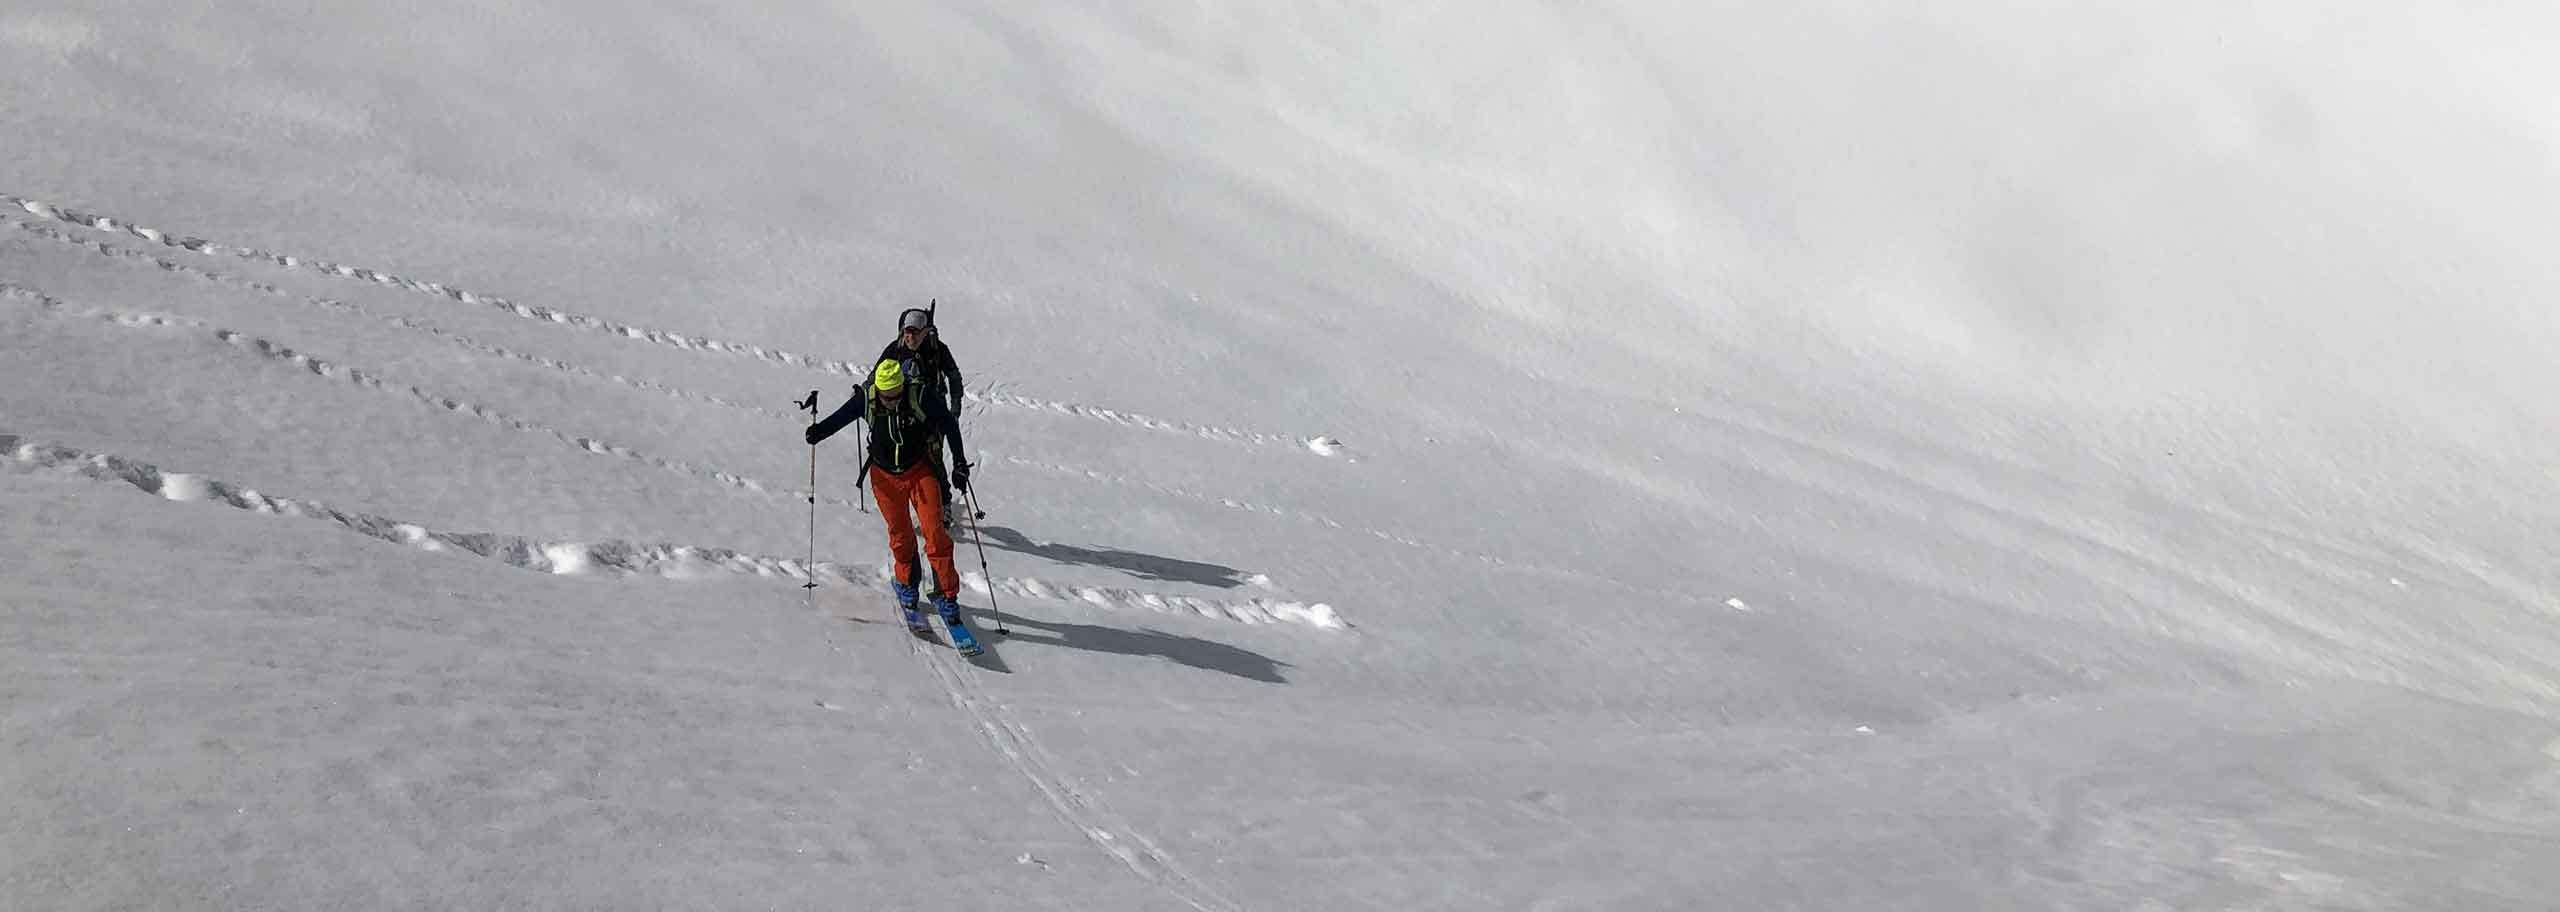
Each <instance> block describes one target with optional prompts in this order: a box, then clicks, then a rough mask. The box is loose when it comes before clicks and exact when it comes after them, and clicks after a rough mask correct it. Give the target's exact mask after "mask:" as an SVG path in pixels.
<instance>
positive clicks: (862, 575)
mask: <svg viewBox="0 0 2560 912" xmlns="http://www.w3.org/2000/svg"><path fill="white" fill-rule="evenodd" d="M0 290H5V286H0ZM0 463H6V464H9V465H14V466H19V467H24V468H26V469H29V470H38V471H56V472H67V473H70V474H75V475H79V476H81V477H85V478H90V479H94V480H98V481H112V482H122V483H124V484H127V485H130V486H132V487H134V488H135V489H138V490H140V491H142V492H144V493H146V494H150V495H152V496H155V497H160V498H163V499H167V500H174V501H189V502H192V501H205V502H210V503H217V504H221V505H223V506H227V507H231V508H233V509H238V510H247V511H250V512H252V513H265V514H271V515H277V516H298V517H302V518H305V519H315V520H319V521H322V522H327V523H330V524H333V525H336V526H338V527H339V528H342V529H345V530H347V531H349V532H354V533H356V534H358V535H363V536H366V537H368V538H375V539H380V540H382V541H387V542H391V543H393V544H398V545H408V546H410V547H414V548H418V549H421V550H426V551H459V552H463V553H467V554H472V555H476V556H479V557H483V558H488V559H490V560H495V561H498V562H500V563H503V564H507V565H509V566H512V567H517V568H521V569H525V570H533V571H538V572H543V573H558V574H604V575H627V576H656V577H664V578H668V579H679V580H682V579H699V578H703V577H706V576H711V575H720V574H725V575H733V576H759V577H768V578H776V579H788V580H794V581H799V580H809V579H813V578H814V579H817V580H819V581H821V582H833V583H840V584H844V585H848V586H855V587H861V588H868V589H876V590H879V591H881V592H886V591H887V586H886V585H885V584H882V583H881V582H879V581H880V580H884V579H886V578H887V572H888V571H887V569H886V568H885V567H881V566H879V565H870V566H868V567H865V566H864V565H844V564H838V563H834V562H830V561H820V562H818V563H816V564H809V563H807V562H805V561H799V560H794V559H791V558H787V557H770V556H765V555H759V554H751V553H748V552H745V551H739V550H736V549H731V548H719V547H702V546H695V545H676V544H663V543H646V542H630V541H602V542H577V541H565V540H563V541H547V540H541V539H534V538H528V537H525V536H521V535H510V534H506V533H500V532H456V531H447V530H438V529H430V528H427V527H426V526H423V525H420V524H418V523H413V522H407V521H403V520H399V519H392V518H388V517H384V516H380V515H377V514H373V513H366V512H360V511H355V510H346V509H340V508H337V507H332V506H329V505H327V504H324V503H321V502H319V501H316V500H311V499H307V498H296V497H281V496H276V495H271V494H265V493H261V492H259V491H256V490H254V489H251V488H248V487H246V486H242V485H238V484H233V483H230V482H226V481H222V480H219V479H213V478H208V477H206V476H203V475H198V474H193V473H184V472H170V471H165V470H163V469H161V468H160V467H158V466H155V465H152V464H150V463H147V462H143V461H140V460H135V459H129V458H126V457H123V456H117V455H114V454H109V453H93V452H88V451H84V450H80V449H76V448H72V447H66V446H60V445H56V444H49V443H38V442H33V441H28V440H26V439H24V438H22V437H20V436H19V435H17V434H14V433H9V432H6V431H0ZM969 582H970V583H971V585H972V586H973V588H977V589H979V590H980V591H986V590H987V589H989V588H994V589H1000V590H1002V591H1004V592H1005V593H1007V594H1011V595H1016V596H1022V597H1028V598H1040V599H1046V600H1050V601H1074V602H1082V603H1084V604H1087V605H1092V606H1094V607H1098V608H1102V609H1104V610H1109V611H1137V612H1156V613H1167V614H1176V613H1178V614H1188V615H1194V616H1198V617H1203V618H1208V619H1212V620H1221V621H1229V622H1234V623H1244V624H1297V625H1301V626H1306V627H1312V628H1316V629H1322V630H1338V629H1342V628H1345V627H1348V626H1349V625H1348V624H1346V623H1344V622H1343V621H1342V619H1341V616H1340V615H1339V614H1337V613H1335V611H1334V609H1333V606H1331V605H1329V604H1325V603H1321V602H1319V603H1314V604H1307V603H1302V602H1293V601H1285V600H1276V599H1247V600H1235V601H1227V600H1219V599H1207V598H1197V597H1192V596H1177V595H1167V594H1164V593H1157V592H1145V591H1140V590H1135V589H1120V588H1108V587H1098V586H1078V585H1074V584H1069V583H1059V582H1053V581H1049V580H1042V579H1036V578H1025V577H1003V578H998V579H995V580H992V581H990V580H986V579H984V578H982V577H978V576H976V575H975V574H972V575H970V577H969Z"/></svg>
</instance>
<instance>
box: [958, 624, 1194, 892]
mask: <svg viewBox="0 0 2560 912" xmlns="http://www.w3.org/2000/svg"><path fill="white" fill-rule="evenodd" d="M907 651H908V652H909V653H910V654H912V655H914V656H916V657H917V658H918V659H919V660H920V661H922V662H923V663H924V665H925V667H926V668H927V669H930V670H931V671H932V672H933V675H934V678H935V680H936V681H937V682H939V683H940V684H941V686H942V690H943V692H944V693H945V694H948V695H949V696H950V697H951V702H952V704H953V705H954V706H957V707H959V708H960V710H961V711H962V712H964V713H967V714H968V716H969V720H970V722H971V723H973V724H974V725H975V726H976V727H977V729H978V734H979V735H980V736H981V737H983V738H985V739H986V742H987V746H988V747H990V748H992V749H994V750H995V752H996V754H997V755H998V756H1000V757H1003V758H1004V761H1005V763H1006V764H1007V765H1010V766H1012V767H1013V769H1014V771H1015V772H1018V773H1021V774H1022V778H1024V779H1027V780H1029V781H1030V782H1031V786H1032V788H1034V789H1037V790H1038V791H1039V792H1040V795H1041V797H1043V798H1046V799H1048V802H1049V807H1050V808H1051V809H1052V810H1054V811H1056V812H1057V815H1058V818H1059V819H1060V820H1061V821H1063V822H1065V823H1066V824H1067V826H1069V827H1071V828H1073V829H1074V830H1075V831H1076V832H1078V833H1082V834H1083V835H1084V837H1085V839H1086V840H1087V841H1090V842H1092V843H1093V844H1094V846H1095V847H1096V848H1099V849H1101V850H1102V852H1103V854H1106V855H1109V856H1111V857H1112V858H1113V859H1116V860H1118V861H1119V862H1120V863H1121V864H1122V865H1123V866H1126V867H1127V868H1128V869H1129V870H1130V871H1131V872H1132V873H1135V874H1137V875H1138V876H1139V877H1140V878H1142V879H1144V880H1146V881H1147V882H1148V883H1152V884H1154V885H1156V886H1157V887H1159V888H1162V889H1163V890H1164V891H1165V892H1167V893H1169V894H1171V895H1172V896H1173V897H1174V898H1176V899H1179V900H1182V902H1183V903H1184V904H1186V905H1189V906H1190V907H1191V908H1193V909H1198V910H1200V912H1222V910H1232V909H1235V908H1237V906H1236V905H1235V903H1233V902H1230V901H1228V900H1227V899H1225V898H1224V897H1221V896H1219V895H1218V894H1217V893H1216V892H1215V891H1212V890H1210V889H1209V887H1208V886H1207V885H1206V884H1203V883H1201V882H1200V881H1199V880H1198V879H1197V878H1194V877H1192V876H1191V875H1190V874H1189V873H1188V872H1186V871H1184V870H1183V869H1182V866H1181V865H1179V864H1177V863H1175V862H1174V860H1173V857H1172V856H1171V855H1168V854H1166V853H1165V851H1164V850H1163V849H1162V848H1160V847H1158V846H1157V845H1156V844H1155V841H1154V840H1151V839H1148V838H1147V837H1146V834H1144V833H1140V832H1139V831H1138V830H1137V829H1136V828H1134V827H1132V826H1130V825H1129V823H1128V822H1127V821H1126V820H1124V819H1122V818H1121V817H1120V816H1119V815H1117V814H1114V813H1112V812H1111V810H1110V809H1109V808H1106V807H1104V806H1103V805H1102V803H1101V801H1100V800H1098V799H1096V798H1094V797H1093V796H1092V795H1089V794H1086V793H1085V791H1084V790H1083V789H1079V788H1077V787H1076V784H1075V781H1074V780H1073V779H1071V778H1069V777H1067V776H1065V775H1063V774H1061V773H1060V772H1059V766H1058V764H1057V763H1056V762H1055V761H1054V760H1052V759H1051V758H1050V757H1049V754H1048V752H1047V751H1045V750H1042V749H1041V747H1040V742H1039V740H1038V739H1036V738H1033V737H1032V735H1031V730H1030V729H1029V728H1026V727H1024V726H1023V725H1022V723H1021V722H1019V721H1016V720H1015V719H1014V718H1013V715H1012V713H1009V712H1007V711H1006V710H1005V708H1004V704H1003V703H1001V702H998V701H997V700H996V699H995V698H993V697H991V696H989V695H988V694H987V692H986V689H985V688H984V687H982V686H980V685H979V683H978V674H979V673H978V670H977V669H976V668H973V667H970V666H969V665H968V664H967V662H966V660H965V659H962V658H961V657H960V654H959V653H957V652H953V651H951V650H948V649H941V648H929V647H927V646H925V645H924V644H923V643H921V642H918V641H917V640H916V639H915V638H913V637H909V638H908V639H907Z"/></svg>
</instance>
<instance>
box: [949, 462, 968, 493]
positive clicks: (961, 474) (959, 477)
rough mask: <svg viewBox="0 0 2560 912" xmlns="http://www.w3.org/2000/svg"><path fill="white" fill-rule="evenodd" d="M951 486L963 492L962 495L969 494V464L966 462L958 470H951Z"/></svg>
mask: <svg viewBox="0 0 2560 912" xmlns="http://www.w3.org/2000/svg"><path fill="white" fill-rule="evenodd" d="M951 486H952V487H955V488H959V489H960V490H961V492H962V493H967V492H968V490H969V464H968V463H965V462H964V463H961V464H960V467H959V468H956V469H952V470H951Z"/></svg>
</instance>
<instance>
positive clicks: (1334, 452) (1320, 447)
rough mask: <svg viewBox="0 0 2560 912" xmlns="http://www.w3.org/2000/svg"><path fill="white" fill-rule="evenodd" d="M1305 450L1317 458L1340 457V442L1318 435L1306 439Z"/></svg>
mask: <svg viewBox="0 0 2560 912" xmlns="http://www.w3.org/2000/svg"><path fill="white" fill-rule="evenodd" d="M1307 449H1308V450H1310V451H1312V452H1314V453H1315V454H1316V455H1318V456H1340V455H1342V441H1339V440H1335V439H1333V438H1331V437H1327V436H1325V435H1322V434H1318V435H1316V436H1314V437H1310V438H1307Z"/></svg>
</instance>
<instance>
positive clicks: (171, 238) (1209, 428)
mask: <svg viewBox="0 0 2560 912" xmlns="http://www.w3.org/2000/svg"><path fill="white" fill-rule="evenodd" d="M0 203H7V204H8V205H11V206H15V207H17V208H19V209H22V210H25V211H26V212H28V213H29V214H32V215H35V216H38V217H41V218H46V219H52V220H54V221H60V222H68V223H70V224H74V225H79V226H82V227H85V228H94V229H96V230H99V231H108V232H115V233H120V234H128V235H131V236H133V237H137V238H141V239H143V240H146V241H150V242H152V243H155V244H160V245H162V246H166V247H177V248H181V249H185V250H191V251H195V252H197V253H201V254H204V255H206V256H226V255H227V256H235V257H239V258H241V259H246V260H252V261H256V262H261V263H267V264H270V265H273V266H277V267H279V268H284V269H292V270H299V271H306V272H313V273H317V274H319V275H324V276H329V277H333V278H344V279H353V280H356V281H361V282H367V283H371V284H374V285H379V286H383V287H386V288H398V289H403V290H406V291H412V292H416V293H418V294H424V295H431V296H434V297H440V298H444V299H446V300H449V301H454V302H458V303H462V304H479V305H487V306H489V307H493V308H496V309H497V310H499V311H502V312H505V313H508V314H512V315H514V316H516V317H520V318H523V319H527V320H534V321H538V322H543V323H551V324H556V325H560V326H568V327H574V328H577V329H582V330H586V331H589V332H597V333H603V334H605V335H611V336H619V337H622V338H626V339H635V340H639V341H644V342H650V343H654V344H657V345H662V346H666V347H669V348H674V349H678V350H681V351H689V352H712V353H717V354H726V355H736V356H741V357H749V358H755V359H758V360H762V361H769V362H773V363H777V364H784V365H789V366H792V367H798V368H804V369H808V370H814V371H819V372H822V373H828V374H834V375H836V376H840V377H851V378H856V379H869V377H870V376H871V365H870V363H869V362H863V363H861V364H858V365H857V364H855V363H853V362H848V361H829V360H824V359H820V358H815V357H811V356H809V355H803V354H797V353H794V352H790V351H785V350H782V349H776V348H767V347H765V346H761V345H749V344H746V343H741V342H729V341H723V340H719V339H713V338H710V337H708V336H697V335H690V334H686V333H679V332H673V331H669V330H662V329H651V328H648V327H644V326H637V325H634V324H629V323H622V322H619V321H615V320H608V319H605V318H603V317H596V316H589V315H586V314H580V313H573V312H570V311H565V310H558V309H554V308H549V307H542V306H537V305H531V304H520V303H517V302H514V301H510V300H508V299H506V298H502V297H498V296H495V295H485V294H480V293H478V292H474V291H468V290H465V289H461V288H455V287H453V286H449V285H445V284H443V283H440V282H427V281H422V280H419V279H414V278H408V277H404V276H399V275H395V274H392V273H387V272H382V271H380V270H375V269H367V268H363V267H357V266H349V265H346V264H343V263H334V262H330V261H327V260H315V259H310V258H306V257H299V256H293V255H289V254H282V253H275V252H272V251H267V250H262V249H259V248H256V247H244V246H239V245H232V244H221V243H216V242H213V241H208V240H205V239H202V238H198V237H192V236H185V235H177V234H172V233H170V232H167V231H162V230H160V229H157V228H146V227H142V226H139V225H135V224H133V223H131V222H127V221H121V220H118V219H115V218H112V217H109V216H104V215H96V214H93V213H88V212H82V211H79V210H75V209H65V208H62V207H59V206H55V205H53V204H51V203H47V202H43V201H41V200H33V199H28V198H26V197H22V196H16V195H13V194H9V193H0ZM111 255H112V254H111ZM963 398H964V399H966V400H967V401H969V402H974V403H978V404H981V405H986V406H997V407H1005V408H1019V409H1025V410H1030V411H1039V412H1048V413H1051V414H1058V415H1067V416H1071V417H1076V418H1084V419H1088V420H1094V421H1102V422H1107V423H1111V424H1117V425H1121V426H1123V427H1135V428H1143V429H1146V430H1152V431H1160V432H1165V433H1173V434H1184V435H1189V436H1194V437H1198V438H1200V439H1203V440H1212V441H1217V442H1220V443H1232V444H1240V445H1253V446H1285V447H1290V448H1293V449H1298V450H1302V451H1306V452H1314V453H1318V454H1319V455H1322V452H1321V450H1317V449H1310V440H1309V439H1307V438H1299V437H1292V436H1289V435H1285V434H1270V433H1264V432H1260V431H1249V430H1243V429H1239V428H1230V427H1217V426H1213V425H1201V424H1191V423H1187V422H1180V421H1172V420H1168V419H1163V418H1155V417H1151V416H1148V415H1143V414H1139V413H1136V412H1128V411H1122V410H1119V409H1111V408H1103V407H1100V406H1091V405H1083V404H1080V403H1074V402H1063V401H1057V400H1049V399H1037V398H1033V397H1029V396H1022V395H1017V394H1012V393H1003V392H994V393H985V392H972V393H967V394H966V395H964V397H963Z"/></svg>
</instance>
